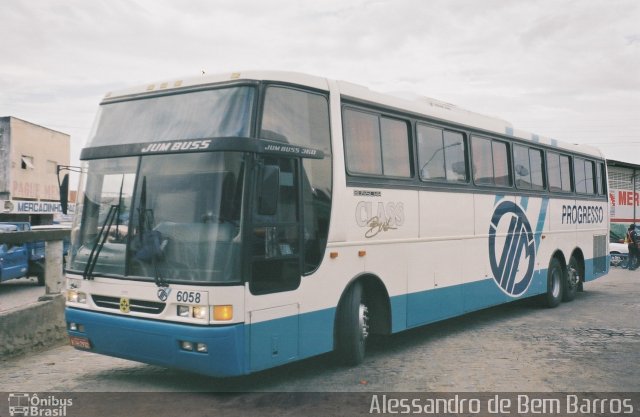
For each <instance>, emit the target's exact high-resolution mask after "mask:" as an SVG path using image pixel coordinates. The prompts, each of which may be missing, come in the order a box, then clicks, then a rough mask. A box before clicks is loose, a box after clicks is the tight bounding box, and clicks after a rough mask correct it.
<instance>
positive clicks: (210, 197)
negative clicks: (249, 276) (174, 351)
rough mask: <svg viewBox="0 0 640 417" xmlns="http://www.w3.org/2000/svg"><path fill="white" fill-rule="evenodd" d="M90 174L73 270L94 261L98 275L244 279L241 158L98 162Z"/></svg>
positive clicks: (203, 155)
mask: <svg viewBox="0 0 640 417" xmlns="http://www.w3.org/2000/svg"><path fill="white" fill-rule="evenodd" d="M87 171H88V172H89V174H88V176H87V178H86V187H85V191H84V197H83V200H82V201H83V203H82V205H81V206H80V207H79V208H78V209H79V210H81V212H80V213H78V216H77V219H78V220H77V224H76V225H75V226H74V239H73V240H74V241H73V246H72V251H71V259H70V264H69V269H70V270H71V271H75V272H79V273H83V271H84V272H86V270H87V263H88V262H89V261H90V258H91V257H95V260H94V262H95V266H94V267H93V268H92V275H96V276H112V277H127V278H132V279H144V280H155V281H156V282H157V283H164V282H170V283H180V282H182V283H184V282H189V283H196V282H198V283H229V282H237V281H239V280H240V273H239V266H240V256H239V254H240V247H241V231H240V225H241V213H242V189H243V184H242V182H243V177H244V175H243V173H244V154H243V153H240V152H207V153H190V154H173V155H151V156H144V157H140V158H138V157H130V158H121V159H103V160H93V161H90V162H89V166H88V170H87ZM109 213H111V218H109ZM101 230H102V233H101ZM101 236H102V237H101ZM103 237H104V239H103ZM92 253H93V255H92Z"/></svg>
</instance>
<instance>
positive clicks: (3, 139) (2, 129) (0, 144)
mask: <svg viewBox="0 0 640 417" xmlns="http://www.w3.org/2000/svg"><path fill="white" fill-rule="evenodd" d="M10 120H11V119H10V118H9V117H0V199H8V198H9V193H10V192H11V190H10V186H9V167H10V166H11V159H10V157H9V156H10V155H9V154H10V152H9V150H10V148H9V138H10V137H11V125H10V123H9V121H10ZM0 210H2V207H0Z"/></svg>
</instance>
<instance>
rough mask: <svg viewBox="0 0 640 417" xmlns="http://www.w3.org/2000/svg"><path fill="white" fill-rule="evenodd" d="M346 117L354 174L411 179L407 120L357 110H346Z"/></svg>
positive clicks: (350, 167) (347, 145) (349, 159)
mask: <svg viewBox="0 0 640 417" xmlns="http://www.w3.org/2000/svg"><path fill="white" fill-rule="evenodd" d="M342 117H343V126H344V142H345V152H346V159H347V170H348V171H349V172H350V173H352V174H365V175H366V174H369V175H376V176H379V175H386V176H389V177H404V178H406V177H410V176H411V158H410V151H409V129H408V125H407V122H406V121H403V120H399V119H392V118H389V117H384V116H381V115H378V114H374V113H368V112H364V111H360V110H354V109H345V110H344V113H343V116H342Z"/></svg>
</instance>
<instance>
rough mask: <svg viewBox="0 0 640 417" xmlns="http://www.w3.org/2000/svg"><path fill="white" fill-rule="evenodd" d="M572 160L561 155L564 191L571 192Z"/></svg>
mask: <svg viewBox="0 0 640 417" xmlns="http://www.w3.org/2000/svg"><path fill="white" fill-rule="evenodd" d="M570 161H571V159H570V158H569V157H568V156H566V155H560V175H561V178H562V191H566V192H570V191H571V190H572V188H571V162H570Z"/></svg>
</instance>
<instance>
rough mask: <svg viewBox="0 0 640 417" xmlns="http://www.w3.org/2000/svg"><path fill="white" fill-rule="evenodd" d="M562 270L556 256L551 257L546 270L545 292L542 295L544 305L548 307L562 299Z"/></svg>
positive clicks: (556, 304)
mask: <svg viewBox="0 0 640 417" xmlns="http://www.w3.org/2000/svg"><path fill="white" fill-rule="evenodd" d="M563 281H564V271H563V268H562V263H561V262H560V261H559V260H558V258H552V259H551V262H550V263H549V269H548V270H547V293H546V294H545V297H544V302H545V305H546V306H547V307H549V308H554V307H557V306H558V304H560V301H562V287H563V284H562V283H563Z"/></svg>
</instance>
